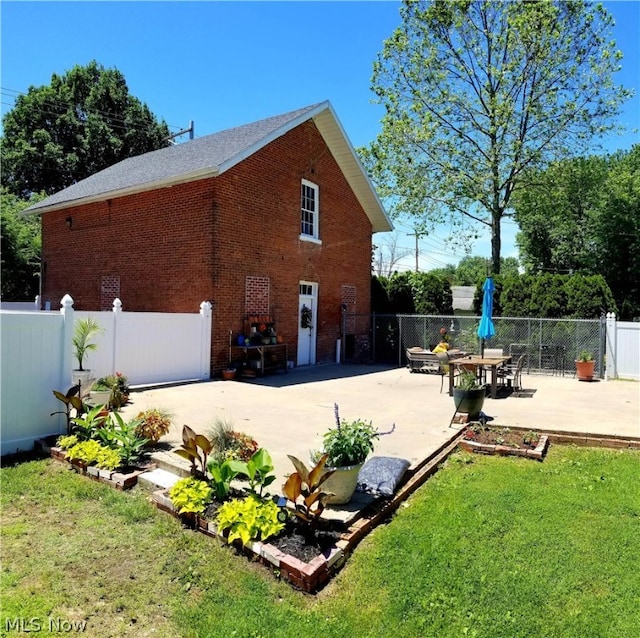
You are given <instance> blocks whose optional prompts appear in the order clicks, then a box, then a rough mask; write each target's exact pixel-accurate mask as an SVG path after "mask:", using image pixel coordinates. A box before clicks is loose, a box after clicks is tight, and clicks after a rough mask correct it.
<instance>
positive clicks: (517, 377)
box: [498, 354, 527, 390]
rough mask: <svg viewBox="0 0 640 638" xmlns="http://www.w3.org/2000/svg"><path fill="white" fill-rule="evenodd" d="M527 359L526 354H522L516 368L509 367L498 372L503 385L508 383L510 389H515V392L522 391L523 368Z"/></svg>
mask: <svg viewBox="0 0 640 638" xmlns="http://www.w3.org/2000/svg"><path fill="white" fill-rule="evenodd" d="M526 358H527V355H526V354H521V355H520V358H519V359H518V362H517V363H516V365H515V366H507V367H506V368H503V369H502V370H499V371H498V372H499V375H498V378H499V379H502V382H503V383H505V382H506V385H507V387H508V388H513V389H514V390H521V389H522V368H523V367H524V361H525V359H526Z"/></svg>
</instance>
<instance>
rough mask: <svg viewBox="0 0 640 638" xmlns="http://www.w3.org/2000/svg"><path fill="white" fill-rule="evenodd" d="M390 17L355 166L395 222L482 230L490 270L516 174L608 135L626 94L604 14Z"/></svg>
mask: <svg viewBox="0 0 640 638" xmlns="http://www.w3.org/2000/svg"><path fill="white" fill-rule="evenodd" d="M400 14H401V18H402V23H401V25H400V26H399V27H398V28H397V29H396V30H395V32H394V33H393V34H392V35H391V37H390V38H389V39H388V40H386V41H385V43H384V48H383V50H382V52H381V53H380V54H379V56H378V59H377V60H376V62H375V64H374V72H373V79H372V88H373V90H374V92H375V94H376V96H377V98H378V101H379V102H380V103H381V104H383V105H384V107H385V108H386V114H385V116H384V118H383V120H382V133H381V134H380V136H379V137H378V139H377V140H376V141H375V142H374V143H372V145H371V146H370V147H369V148H367V149H365V150H364V151H363V159H364V161H365V163H366V164H367V166H368V167H369V169H370V171H371V172H372V175H373V176H374V179H375V180H376V182H377V184H378V187H379V189H380V192H381V193H382V195H383V196H385V197H386V198H388V201H389V202H390V210H391V212H392V214H393V215H399V214H402V213H404V214H407V215H409V216H414V217H416V218H418V219H424V218H425V217H426V218H427V219H429V220H430V222H431V223H434V224H435V223H438V222H443V221H445V220H447V219H451V220H452V221H454V223H457V224H458V225H459V226H461V227H462V229H461V230H459V231H458V233H457V235H458V237H459V238H462V239H463V240H464V239H465V236H472V235H473V231H471V230H469V229H470V228H473V227H474V226H475V225H476V223H477V222H479V223H481V224H484V225H486V226H488V227H489V228H490V229H491V263H492V269H493V272H494V274H497V273H499V272H500V266H501V263H500V250H501V232H500V231H501V221H502V219H503V218H504V217H505V216H506V215H508V214H509V206H510V203H511V196H512V194H513V191H514V188H515V187H516V185H517V184H518V182H519V180H520V179H521V177H522V175H523V172H524V171H525V170H526V169H527V168H531V167H534V166H544V165H546V164H547V163H548V162H550V161H552V160H554V159H557V158H558V157H566V156H567V155H570V154H571V153H574V152H579V150H580V149H581V148H584V147H586V145H587V143H588V142H589V140H590V139H591V138H592V137H593V136H594V135H602V134H603V133H605V132H606V131H608V130H610V129H611V128H613V124H612V119H613V117H614V116H615V115H616V114H617V113H618V112H619V109H620V105H621V104H622V103H623V101H624V100H625V99H627V98H628V97H629V96H630V95H631V93H630V92H629V91H626V90H625V89H623V88H622V87H617V86H614V84H613V81H612V74H613V73H614V72H615V71H617V70H618V69H619V68H620V66H619V61H620V59H621V54H620V53H619V52H617V51H616V50H615V42H613V40H612V39H611V28H612V24H613V21H612V18H611V17H610V16H609V15H608V14H607V12H606V11H605V10H604V9H603V8H602V6H600V5H596V4H594V3H590V2H585V1H577V0H575V1H574V0H571V1H563V0H558V1H556V2H505V1H500V0H475V1H464V2H462V1H453V0H436V1H434V2H429V3H427V2H425V1H418V0H410V1H408V0H405V2H403V5H402V8H401V11H400ZM476 227H477V226H476Z"/></svg>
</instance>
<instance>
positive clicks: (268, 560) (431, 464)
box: [36, 425, 640, 593]
mask: <svg viewBox="0 0 640 638" xmlns="http://www.w3.org/2000/svg"><path fill="white" fill-rule="evenodd" d="M494 427H509V426H499V425H494ZM509 429H510V430H512V431H522V432H528V431H529V430H530V428H519V427H509ZM464 431H465V429H464V428H463V429H461V430H459V431H456V432H455V433H454V434H452V436H451V437H450V438H449V439H448V440H447V441H446V442H445V443H443V444H442V445H441V446H440V447H439V448H438V449H437V450H435V451H434V452H432V453H431V454H430V455H429V456H428V457H427V458H425V459H424V460H423V461H422V462H421V463H420V464H419V465H417V466H416V467H415V468H412V469H409V470H407V473H406V475H405V481H404V482H403V483H402V485H401V486H400V487H399V489H398V490H397V491H396V493H395V494H394V495H393V497H392V498H390V499H382V498H377V499H376V500H374V501H373V502H372V503H371V504H369V505H368V506H367V507H366V508H365V509H364V510H363V511H362V515H361V516H360V517H359V518H358V519H357V520H355V521H354V522H353V523H351V525H350V526H349V527H348V528H347V529H346V531H344V532H343V533H342V534H341V538H340V540H339V541H337V542H336V543H335V545H334V546H333V547H331V548H329V549H328V550H327V551H325V553H324V554H319V555H318V556H316V557H315V558H313V559H312V560H311V561H310V562H308V563H304V562H303V561H301V560H299V559H297V558H295V557H294V556H291V555H289V554H285V553H283V552H281V551H280V550H279V549H277V548H276V547H274V546H273V545H270V544H269V543H261V542H259V541H258V542H252V543H248V544H247V545H245V546H242V545H241V544H240V543H239V542H236V543H234V544H233V545H234V546H235V547H236V549H239V550H240V551H242V552H243V553H244V554H245V555H247V556H248V557H249V558H252V559H254V560H257V561H259V562H260V563H262V564H263V565H266V566H267V567H270V568H271V569H273V570H277V571H278V572H279V574H280V577H281V578H283V579H284V580H286V581H288V582H290V583H291V584H292V585H294V586H295V587H298V588H299V589H301V590H302V591H304V592H306V593H316V592H317V591H318V590H319V589H320V588H322V587H323V586H324V585H325V584H326V583H327V582H328V581H329V580H330V579H331V578H332V577H333V576H334V575H335V574H336V573H337V572H338V570H339V569H340V568H341V567H342V566H343V565H344V564H345V562H346V560H347V557H348V556H349V555H350V554H351V553H352V552H353V551H354V549H355V548H356V546H357V545H358V543H359V542H360V541H361V540H362V539H363V538H364V537H365V536H366V535H367V534H368V533H369V532H370V531H371V530H372V529H373V528H374V527H375V526H377V525H378V524H380V523H381V522H382V521H384V520H386V519H388V518H389V517H390V516H391V515H392V514H393V513H394V512H395V511H396V510H397V509H398V507H399V506H400V504H401V503H402V502H403V501H405V500H406V499H407V498H408V497H409V496H410V495H411V494H413V493H414V492H415V491H416V490H417V489H418V488H419V487H421V486H422V485H423V484H424V483H425V482H426V481H427V479H428V478H429V477H431V476H432V475H433V474H435V473H436V472H437V471H438V469H439V468H440V466H441V464H442V463H443V462H444V461H445V460H446V459H447V457H448V456H449V455H450V454H451V453H452V452H454V451H455V450H456V449H457V448H458V447H460V448H463V449H468V447H467V444H469V443H473V444H474V445H473V446H471V447H473V448H475V446H477V445H482V444H477V443H476V442H474V441H466V440H465V439H464ZM550 442H554V443H559V444H575V445H581V446H585V447H611V448H618V449H623V448H631V449H637V450H640V438H635V437H626V438H616V437H611V436H606V435H598V434H589V433H578V434H575V433H566V432H560V431H546V432H545V434H542V435H541V437H540V442H539V443H538V446H537V447H536V449H535V450H523V449H520V450H518V449H517V448H515V449H514V448H509V447H506V446H485V447H491V448H496V449H495V450H493V451H492V453H496V454H501V455H506V454H513V453H514V452H516V453H518V452H519V456H524V457H530V458H534V459H539V460H542V458H543V456H544V454H545V453H546V451H547V448H548V445H549V443H550ZM36 446H38V447H40V448H41V449H42V451H43V452H45V453H46V454H49V455H50V456H51V458H53V459H55V460H57V461H61V462H64V463H68V464H70V465H71V466H72V467H73V468H74V469H75V470H76V471H77V472H79V473H81V474H85V475H87V476H89V477H90V478H92V479H94V480H98V481H101V482H103V483H106V484H107V485H110V486H112V487H114V488H116V489H120V490H126V489H130V488H131V487H133V486H134V485H136V483H137V480H138V476H140V475H141V474H143V473H144V472H146V471H148V470H151V469H154V468H155V464H153V465H152V466H149V467H148V468H145V469H140V470H136V471H134V472H132V473H129V474H122V473H120V472H108V471H105V470H99V469H98V468H95V467H92V466H89V467H87V466H86V465H85V464H84V463H81V462H78V461H69V460H68V459H67V457H66V453H65V452H64V450H62V449H61V448H58V447H55V446H51V445H49V443H48V442H47V441H46V440H39V441H36ZM473 451H476V450H475V449H474V450H473ZM483 452H485V451H484V450H483ZM523 452H524V454H523ZM485 453H486V452H485ZM151 500H152V502H153V503H154V504H155V506H156V507H157V508H158V509H160V510H162V511H165V512H168V513H169V514H171V515H172V516H175V517H176V518H182V517H181V516H180V515H179V514H178V512H177V511H176V509H175V508H174V507H173V504H172V503H171V499H169V497H168V496H167V490H157V491H155V492H153V493H152V495H151ZM193 523H194V527H195V528H196V529H197V530H198V531H200V532H202V533H204V534H206V535H207V536H210V537H214V538H219V539H221V541H222V542H224V544H225V545H226V544H227V541H226V539H224V537H222V536H221V535H220V534H219V533H218V531H217V529H216V526H215V524H214V523H213V522H211V521H208V520H206V519H205V518H203V517H200V516H196V517H195V520H194V521H193Z"/></svg>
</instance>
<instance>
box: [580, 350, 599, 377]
mask: <svg viewBox="0 0 640 638" xmlns="http://www.w3.org/2000/svg"><path fill="white" fill-rule="evenodd" d="M595 366H596V362H595V360H594V358H593V353H592V352H589V351H588V350H583V351H582V352H581V353H580V354H579V355H578V358H577V359H576V375H577V377H578V381H592V380H593V373H594V370H595Z"/></svg>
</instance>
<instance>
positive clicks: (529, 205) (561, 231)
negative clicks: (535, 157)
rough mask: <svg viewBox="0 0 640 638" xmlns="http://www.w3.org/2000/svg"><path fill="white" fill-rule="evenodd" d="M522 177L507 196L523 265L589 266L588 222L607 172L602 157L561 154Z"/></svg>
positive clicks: (565, 269) (592, 253)
mask: <svg viewBox="0 0 640 638" xmlns="http://www.w3.org/2000/svg"><path fill="white" fill-rule="evenodd" d="M528 178H529V179H528V180H527V184H526V185H525V186H523V188H521V189H518V191H516V193H514V198H513V206H514V209H515V219H516V221H517V222H518V224H519V225H520V232H519V233H518V235H517V243H518V248H519V250H520V254H521V255H522V260H523V263H524V265H525V268H526V270H527V271H528V272H539V271H541V270H546V271H550V272H557V273H571V272H574V271H579V270H587V271H589V272H591V271H592V269H593V268H595V267H596V265H597V261H598V257H597V253H596V245H595V243H594V241H593V240H594V230H595V229H594V226H593V224H594V221H595V219H596V217H597V215H598V207H599V203H598V200H599V193H600V191H601V190H602V189H603V188H604V185H605V182H606V178H607V163H606V160H605V159H604V158H599V157H591V158H588V159H585V158H577V159H571V160H562V161H559V162H556V163H554V164H551V165H550V166H549V167H548V168H547V169H546V170H544V171H531V172H530V173H529V175H528Z"/></svg>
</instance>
